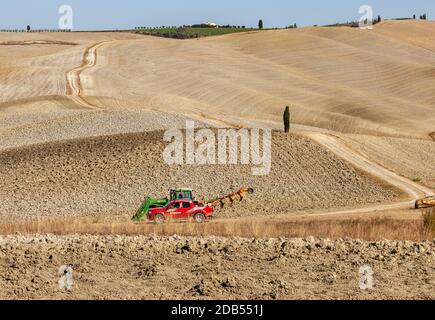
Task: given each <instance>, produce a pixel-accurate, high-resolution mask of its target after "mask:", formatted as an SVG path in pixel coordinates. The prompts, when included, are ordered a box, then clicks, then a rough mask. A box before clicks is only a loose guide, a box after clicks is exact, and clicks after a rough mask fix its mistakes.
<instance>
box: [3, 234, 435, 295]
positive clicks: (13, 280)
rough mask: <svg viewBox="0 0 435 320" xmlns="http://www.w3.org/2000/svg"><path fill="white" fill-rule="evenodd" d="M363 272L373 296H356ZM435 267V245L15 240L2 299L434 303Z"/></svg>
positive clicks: (8, 247)
mask: <svg viewBox="0 0 435 320" xmlns="http://www.w3.org/2000/svg"><path fill="white" fill-rule="evenodd" d="M62 265H71V267H72V269H73V273H72V276H73V278H72V280H73V289H72V290H71V291H68V290H61V289H59V286H58V281H59V275H58V270H59V267H60V266H62ZM364 265H367V266H371V268H372V269H373V285H374V286H373V289H372V290H360V288H359V281H360V274H359V269H360V267H361V266H364ZM434 265H435V242H433V241H422V242H410V241H377V242H367V241H361V240H342V239H339V240H335V241H332V240H329V239H323V240H321V239H314V238H312V237H308V238H305V239H299V238H296V239H248V238H244V239H242V238H217V237H201V238H186V237H179V236H172V237H157V236H151V237H144V236H139V237H124V236H105V237H101V236H100V237H98V236H60V237H59V236H33V237H28V236H9V237H0V288H1V289H0V298H3V299H12V298H21V299H41V298H45V299H52V298H56V299H128V300H132V299H188V300H191V299H211V298H214V299H434V298H435V291H434V290H433V288H434V286H435V282H434V281H435V268H434Z"/></svg>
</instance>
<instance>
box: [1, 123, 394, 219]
mask: <svg viewBox="0 0 435 320" xmlns="http://www.w3.org/2000/svg"><path fill="white" fill-rule="evenodd" d="M162 137H163V133H162V132H160V131H155V132H148V133H137V134H126V135H116V136H107V137H99V138H89V139H83V140H74V141H65V142H58V143H50V144H44V145H36V146H32V147H26V148H18V149H15V150H9V151H5V152H3V153H1V154H0V161H1V163H2V169H3V170H2V172H0V195H1V198H2V202H1V203H0V212H1V215H2V216H3V217H4V218H6V217H8V218H11V217H14V216H17V217H38V216H51V217H54V216H59V215H62V216H68V217H71V216H73V215H81V216H83V215H86V216H98V215H99V216H102V215H103V216H104V215H108V214H116V215H127V216H132V215H133V214H134V213H135V212H136V210H137V208H138V207H139V205H140V204H141V202H142V200H143V198H144V196H154V197H162V196H167V194H168V190H169V189H170V188H174V187H183V186H189V187H191V188H193V189H194V190H195V191H196V194H195V195H196V197H197V198H198V199H202V198H205V199H209V198H215V197H216V196H220V195H225V194H227V193H228V192H231V191H235V190H238V189H239V188H240V187H242V186H245V187H251V188H254V189H255V190H256V193H255V194H254V195H253V196H250V197H248V199H247V200H246V202H244V203H243V205H235V206H234V207H226V208H224V210H222V211H220V216H221V217H235V216H253V215H276V214H283V213H288V212H291V211H296V210H307V209H316V208H337V207H350V206H361V205H364V204H367V203H378V202H385V201H393V200H395V199H397V197H398V194H397V193H396V192H395V191H393V190H387V189H384V188H383V187H382V186H381V184H380V183H378V182H376V181H373V180H371V179H369V178H368V177H365V176H362V175H360V174H359V173H358V172H357V171H356V170H355V169H353V168H352V167H351V166H350V165H348V164H347V163H346V162H345V161H343V160H341V159H340V158H338V157H336V156H335V155H334V154H333V153H331V152H329V151H327V150H325V149H323V148H322V147H321V146H319V145H317V144H316V143H314V142H312V141H311V140H310V139H308V138H305V137H302V136H297V135H292V136H287V135H284V134H281V133H275V134H274V137H273V150H272V152H273V155H272V171H271V173H270V174H269V175H267V176H253V175H252V172H251V166H247V165H223V166H219V165H216V166H198V165H194V166H188V165H183V166H169V165H167V164H165V163H164V161H163V159H162V158H163V157H162V152H163V149H164V147H165V143H164V142H163V139H162Z"/></svg>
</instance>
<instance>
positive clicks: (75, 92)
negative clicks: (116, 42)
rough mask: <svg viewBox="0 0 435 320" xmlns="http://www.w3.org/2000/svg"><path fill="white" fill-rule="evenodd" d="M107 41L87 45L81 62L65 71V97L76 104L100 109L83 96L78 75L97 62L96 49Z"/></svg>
mask: <svg viewBox="0 0 435 320" xmlns="http://www.w3.org/2000/svg"><path fill="white" fill-rule="evenodd" d="M109 42H110V41H103V42H98V43H96V44H94V45H92V46H91V47H88V48H87V49H86V50H85V52H84V54H83V61H82V64H81V65H80V66H78V67H76V68H74V69H71V70H70V71H68V72H67V73H66V80H67V90H68V91H67V92H68V93H67V97H68V98H70V99H71V100H72V101H73V102H75V103H77V104H78V105H81V106H83V107H86V108H89V109H96V110H100V108H99V107H97V106H95V105H93V104H91V103H89V102H88V101H86V99H85V98H84V97H83V88H82V84H81V79H80V75H81V73H82V72H83V71H85V70H88V69H90V68H92V67H94V66H95V65H96V64H97V50H98V49H99V48H101V47H102V46H104V45H105V44H107V43H109Z"/></svg>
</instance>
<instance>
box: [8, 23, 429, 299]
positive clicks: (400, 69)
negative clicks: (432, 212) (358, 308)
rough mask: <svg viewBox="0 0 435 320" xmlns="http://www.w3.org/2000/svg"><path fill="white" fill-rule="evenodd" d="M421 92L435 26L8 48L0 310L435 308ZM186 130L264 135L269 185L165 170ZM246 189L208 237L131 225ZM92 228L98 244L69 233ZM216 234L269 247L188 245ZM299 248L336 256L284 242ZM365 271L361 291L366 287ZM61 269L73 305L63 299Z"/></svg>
mask: <svg viewBox="0 0 435 320" xmlns="http://www.w3.org/2000/svg"><path fill="white" fill-rule="evenodd" d="M433 88H435V22H432V21H385V22H382V23H380V24H378V25H376V27H375V29H374V30H372V31H367V30H365V31H364V30H359V29H357V28H344V27H343V28H320V27H319V28H300V29H294V30H273V31H263V32H249V33H243V34H233V35H226V36H219V37H210V38H202V39H192V40H183V41H180V40H175V39H164V38H157V37H148V36H141V35H135V34H131V33H112V32H104V33H74V32H72V33H29V34H26V33H19V34H18V33H17V34H13V33H0V169H1V170H0V218H1V219H2V223H1V225H0V230H1V231H0V232H1V234H9V233H10V234H13V233H15V232H17V231H19V232H23V233H28V234H29V235H26V236H10V237H1V238H0V288H1V289H0V298H65V299H67V298H126V299H131V298H155V299H158V298H175V299H178V298H194V299H195V298H196V299H204V298H266V299H275V298H284V299H292V298H352V299H370V298H375V299H385V298H386V299H390V298H391V299H396V298H398V299H402V298H419V299H433V298H434V296H433V292H434V288H435V284H434V282H433V279H434V278H435V277H434V267H433V265H434V260H433V258H434V248H433V242H432V241H430V240H429V241H426V242H421V241H423V240H427V239H431V238H432V235H433V233H431V232H427V231H425V230H424V229H423V226H422V224H421V220H422V219H421V213H420V211H416V210H412V209H411V208H412V207H413V203H414V201H415V199H417V198H420V197H423V196H426V195H432V194H433V193H434V190H433V188H435V167H434V163H435V147H434V146H435V141H434V139H433V138H431V136H432V137H433V133H434V132H435V112H434V111H435V90H433ZM286 105H289V106H291V114H292V134H291V135H288V136H287V135H284V134H282V133H280V132H278V131H277V130H281V129H282V112H283V110H284V107H285V106H286ZM188 119H194V120H196V121H197V123H196V125H197V127H204V126H207V127H212V128H216V127H246V128H251V127H262V128H264V127H265V128H272V129H274V130H275V131H274V133H273V143H272V170H271V173H270V175H268V176H265V177H254V176H252V174H251V171H250V170H251V167H250V166H242V165H236V166H234V165H233V166H230V165H227V166H168V165H166V164H165V163H164V162H163V159H162V151H163V149H164V146H165V145H164V142H163V139H162V138H163V131H164V130H166V129H169V128H183V127H184V125H185V122H186V120H188ZM242 186H245V187H253V188H254V189H255V190H256V192H255V194H254V195H252V196H250V197H248V199H246V200H245V201H244V202H243V203H238V204H236V205H235V206H234V207H226V208H225V209H223V210H220V211H219V218H218V220H216V221H213V222H211V223H207V224H205V225H203V226H201V228H196V226H192V225H190V224H189V223H186V224H175V225H171V224H168V225H167V226H163V229H162V232H160V233H159V234H162V235H169V236H170V235H172V234H173V233H176V232H178V231H179V232H180V234H183V235H194V236H198V238H179V237H166V238H165V237H162V238H153V237H144V236H143V235H144V234H147V235H148V234H150V233H152V232H153V230H155V229H154V226H151V225H146V224H143V225H133V224H131V222H130V220H129V218H130V216H131V215H132V214H134V212H135V211H136V209H137V207H138V206H139V205H140V203H141V201H142V199H143V197H144V196H145V195H148V196H158V197H161V196H166V195H167V193H168V189H170V188H173V187H192V188H193V189H194V191H195V196H196V197H197V198H214V197H216V196H220V195H223V194H226V193H228V192H230V191H235V190H236V189H238V188H240V187H242ZM383 216H388V217H389V218H388V219H390V220H388V219H387V220H382V218H381V220H376V219H378V218H379V217H383ZM368 217H370V218H374V219H375V220H373V223H371V222H370V223H368V222H366V221H365V220H364V219H366V218H368ZM336 218H337V223H336V224H334V221H335V219H336ZM338 218H340V219H354V218H355V219H359V218H361V219H363V220H361V221H360V220H352V221H351V220H349V221H347V220H346V221H347V222H346V221H345V222H338ZM35 219H36V220H35ZM300 219H312V220H309V221H312V223H311V222H309V221H308V222H306V223H305V222H303V220H300ZM86 221H91V222H90V223H87V222H86ZM301 221H302V222H301ZM353 221H354V222H353ZM370 221H371V220H370ZM408 221H409V224H408ZM69 222H70V223H71V227H66V226H67V225H68V223H69ZM263 222H264V224H263ZM281 222H282V223H281ZM390 222H391V225H390ZM401 226H403V228H401ZM367 227H370V228H372V229H370V231H367V230H364V228H367ZM74 228H77V229H76V230H74ZM287 229H291V230H287ZM398 229H400V230H398ZM8 230H9V231H8ZM35 230H37V231H38V232H42V233H44V232H51V231H52V232H55V233H59V234H63V233H65V236H39V235H33V233H35ZM395 230H397V231H395ZM85 231H89V232H90V233H95V234H101V236H95V237H93V236H86V235H80V236H79V235H71V234H74V233H80V234H83V233H86V232H85ZM8 232H9V233H8ZM113 233H119V234H123V235H129V234H131V235H138V234H139V235H142V236H138V237H126V236H120V237H115V236H105V235H107V234H113ZM103 235H104V236H103ZM212 235H220V236H244V237H261V238H264V240H252V239H245V240H243V239H238V238H237V239H234V238H213V237H204V238H199V237H203V236H212ZM310 235H313V236H322V237H332V238H334V239H337V240H336V241H329V240H312V239H308V240H301V239H296V240H292V239H287V238H288V237H293V236H298V237H299V236H310ZM346 236H353V237H361V238H364V239H366V240H380V239H382V238H383V237H386V238H389V239H394V240H402V239H406V240H412V241H413V242H401V241H398V242H388V241H380V242H376V243H375V242H373V243H369V242H364V241H360V240H346V241H344V240H340V238H341V237H346ZM268 237H275V239H269V240H266V238H268ZM277 237H286V240H282V239H280V240H278V239H276V238H277ZM419 241H420V242H419ZM363 263H369V264H370V265H372V266H373V267H374V269H375V272H376V277H377V280H376V285H375V289H374V290H373V291H366V292H362V291H360V290H359V289H358V282H357V271H358V270H357V268H358V267H359V266H360V265H361V264H363ZM62 264H71V265H73V267H74V270H75V272H76V273H75V276H76V278H75V279H76V284H77V286H76V287H75V289H74V290H73V291H72V292H70V293H65V292H61V291H59V290H58V289H56V288H57V287H56V285H57V278H56V277H57V274H56V272H57V269H58V268H59V266H60V265H62ZM216 265H218V268H217V272H216V267H215V266H216ZM247 266H249V268H248V269H246V267H247ZM180 270H183V272H182V273H180V272H179V271H180ZM114 271H116V272H114ZM212 271H213V272H212ZM114 274H117V275H120V276H119V277H118V278H117V277H113V275H114ZM120 288H122V290H120Z"/></svg>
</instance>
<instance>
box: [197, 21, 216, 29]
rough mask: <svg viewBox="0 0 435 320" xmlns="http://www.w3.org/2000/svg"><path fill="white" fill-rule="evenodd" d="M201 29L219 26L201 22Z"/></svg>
mask: <svg viewBox="0 0 435 320" xmlns="http://www.w3.org/2000/svg"><path fill="white" fill-rule="evenodd" d="M200 26H201V27H203V28H218V27H219V26H218V25H217V24H216V23H214V22H203V23H201V24H200Z"/></svg>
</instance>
